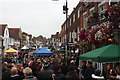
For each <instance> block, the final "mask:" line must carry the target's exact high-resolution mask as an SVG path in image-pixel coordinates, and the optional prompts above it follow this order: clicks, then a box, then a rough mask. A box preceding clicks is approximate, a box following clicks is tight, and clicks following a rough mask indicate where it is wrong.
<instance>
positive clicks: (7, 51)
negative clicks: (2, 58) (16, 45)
mask: <svg viewBox="0 0 120 80" xmlns="http://www.w3.org/2000/svg"><path fill="white" fill-rule="evenodd" d="M4 52H5V53H17V51H16V50H15V49H13V48H10V49H8V50H6V51H4Z"/></svg>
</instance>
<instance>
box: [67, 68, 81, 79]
mask: <svg viewBox="0 0 120 80" xmlns="http://www.w3.org/2000/svg"><path fill="white" fill-rule="evenodd" d="M66 80H79V75H78V74H77V71H76V70H73V71H69V72H68V73H67V75H66Z"/></svg>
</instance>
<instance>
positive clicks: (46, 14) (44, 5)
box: [0, 0, 79, 38]
mask: <svg viewBox="0 0 120 80" xmlns="http://www.w3.org/2000/svg"><path fill="white" fill-rule="evenodd" d="M65 2H66V0H58V1H52V0H0V24H8V27H9V28H21V29H22V32H26V33H28V34H32V35H33V36H35V37H37V36H39V35H42V36H43V37H47V38H50V37H51V35H52V34H55V33H56V32H60V30H61V25H62V24H63V23H64V21H65V20H66V15H65V14H63V5H65ZM67 2H68V8H69V10H68V14H71V12H72V11H73V8H74V7H76V6H77V4H78V3H79V0H67Z"/></svg>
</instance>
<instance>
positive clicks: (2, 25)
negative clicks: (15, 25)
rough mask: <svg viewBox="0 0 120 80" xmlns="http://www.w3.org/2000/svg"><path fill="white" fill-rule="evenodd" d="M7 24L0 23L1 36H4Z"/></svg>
mask: <svg viewBox="0 0 120 80" xmlns="http://www.w3.org/2000/svg"><path fill="white" fill-rule="evenodd" d="M6 26H7V24H0V27H2V36H4V31H5V28H6Z"/></svg>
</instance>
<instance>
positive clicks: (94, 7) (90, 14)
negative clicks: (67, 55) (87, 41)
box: [61, 0, 119, 47]
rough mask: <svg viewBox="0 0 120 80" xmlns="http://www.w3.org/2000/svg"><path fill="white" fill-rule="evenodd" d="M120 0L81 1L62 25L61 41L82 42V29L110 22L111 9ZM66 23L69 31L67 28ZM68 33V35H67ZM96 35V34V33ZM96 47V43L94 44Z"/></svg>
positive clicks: (89, 28) (105, 24)
mask: <svg viewBox="0 0 120 80" xmlns="http://www.w3.org/2000/svg"><path fill="white" fill-rule="evenodd" d="M118 3H119V2H111V0H110V1H107V2H106V0H103V1H101V2H79V3H78V5H77V6H76V7H75V8H74V10H73V11H72V13H71V14H70V15H69V17H68V19H67V20H66V21H65V22H64V23H63V24H62V26H61V42H62V44H65V42H66V41H67V38H68V43H73V44H74V43H76V42H78V43H80V40H81V39H80V37H79V33H80V31H81V30H91V29H93V28H95V27H96V26H103V25H104V26H106V27H107V25H108V23H109V22H110V19H109V16H108V15H109V12H108V11H109V9H110V8H111V6H113V5H114V4H118ZM118 23H119V22H118ZM66 24H67V27H68V31H67V29H66ZM67 34H68V36H66V35H67ZM94 36H95V34H94ZM88 38H89V37H88ZM83 41H84V40H83ZM93 46H94V47H95V45H93Z"/></svg>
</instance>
